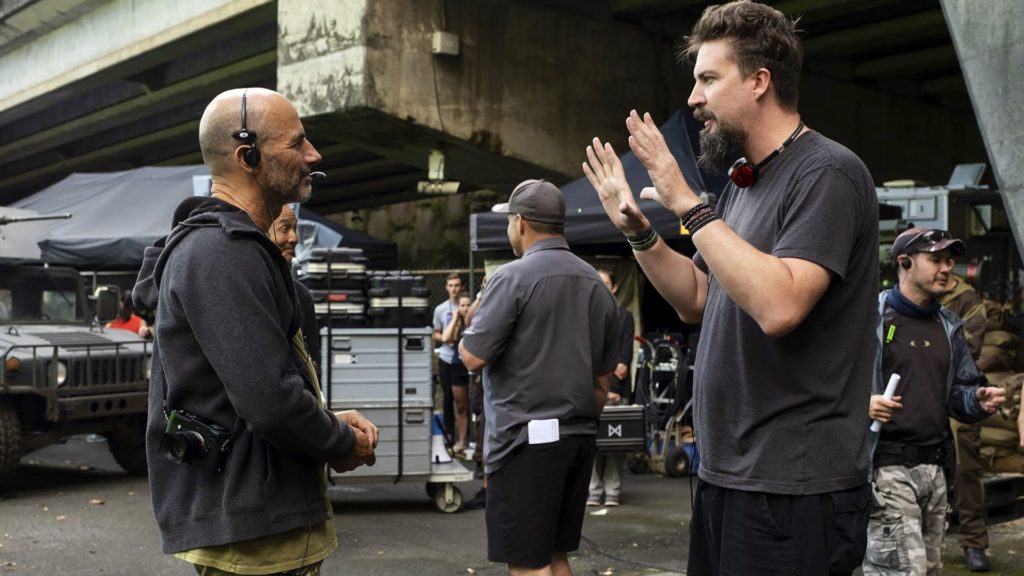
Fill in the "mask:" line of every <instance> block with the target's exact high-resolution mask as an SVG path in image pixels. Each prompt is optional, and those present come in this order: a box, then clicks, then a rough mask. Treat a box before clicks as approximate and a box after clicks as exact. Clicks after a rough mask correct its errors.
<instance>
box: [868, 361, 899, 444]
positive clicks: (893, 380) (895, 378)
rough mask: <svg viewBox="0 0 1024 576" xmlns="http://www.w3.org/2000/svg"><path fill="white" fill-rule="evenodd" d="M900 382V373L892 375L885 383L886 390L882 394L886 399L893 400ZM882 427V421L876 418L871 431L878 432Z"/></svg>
mask: <svg viewBox="0 0 1024 576" xmlns="http://www.w3.org/2000/svg"><path fill="white" fill-rule="evenodd" d="M899 383H900V375H899V374H893V375H892V376H890V377H889V383H888V384H886V385H885V392H883V393H882V396H883V397H884V398H885V399H886V400H892V396H893V394H895V393H896V385H897V384H899ZM881 429H882V423H881V422H879V421H878V420H875V421H874V422H872V423H871V431H872V432H876V433H877V432H878V431H880V430H881Z"/></svg>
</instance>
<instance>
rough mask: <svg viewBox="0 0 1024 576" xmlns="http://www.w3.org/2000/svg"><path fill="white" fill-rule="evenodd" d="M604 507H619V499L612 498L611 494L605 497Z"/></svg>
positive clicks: (616, 497)
mask: <svg viewBox="0 0 1024 576" xmlns="http://www.w3.org/2000/svg"><path fill="white" fill-rule="evenodd" d="M604 505H605V506H608V507H609V508H610V507H612V506H618V505H619V497H618V496H612V495H611V494H609V495H607V496H605V497H604Z"/></svg>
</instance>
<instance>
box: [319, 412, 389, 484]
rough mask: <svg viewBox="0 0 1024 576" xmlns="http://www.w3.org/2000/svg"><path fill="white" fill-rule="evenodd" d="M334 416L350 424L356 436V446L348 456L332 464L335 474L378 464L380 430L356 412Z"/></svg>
mask: <svg viewBox="0 0 1024 576" xmlns="http://www.w3.org/2000/svg"><path fill="white" fill-rule="evenodd" d="M334 416H335V417H337V419H338V421H340V422H344V423H346V424H348V426H349V428H350V429H351V430H352V433H353V434H355V436H356V444H355V447H354V448H353V449H352V452H350V453H349V455H348V456H346V457H344V458H342V459H340V460H336V461H334V462H331V463H330V464H331V468H333V469H334V471H335V472H339V473H342V472H349V471H351V470H355V469H356V468H358V467H360V466H362V465H363V464H366V465H367V466H373V465H374V464H375V463H376V462H377V456H376V454H374V449H375V448H377V440H378V439H379V437H380V430H379V429H378V428H377V427H376V426H374V425H373V423H372V422H370V421H369V420H367V419H366V417H364V416H363V415H362V414H360V413H359V412H357V411H355V410H345V411H342V412H335V413H334Z"/></svg>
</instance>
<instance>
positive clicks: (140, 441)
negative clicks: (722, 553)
mask: <svg viewBox="0 0 1024 576" xmlns="http://www.w3.org/2000/svg"><path fill="white" fill-rule="evenodd" d="M107 446H108V447H110V454H111V455H113V456H114V460H116V461H117V463H118V465H120V466H121V468H124V471H125V472H127V473H128V474H130V475H132V476H145V475H146V474H147V473H148V471H149V470H148V467H147V466H146V419H145V418H133V419H130V420H126V421H125V422H123V423H122V424H121V425H119V426H118V428H117V431H116V432H114V433H113V434H111V435H110V436H109V437H108V438H107Z"/></svg>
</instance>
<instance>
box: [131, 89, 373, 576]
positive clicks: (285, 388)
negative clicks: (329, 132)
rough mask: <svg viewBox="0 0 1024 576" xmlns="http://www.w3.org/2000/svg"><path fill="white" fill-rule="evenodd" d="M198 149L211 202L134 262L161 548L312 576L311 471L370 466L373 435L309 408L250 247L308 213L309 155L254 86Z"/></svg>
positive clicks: (231, 103) (288, 309)
mask: <svg viewBox="0 0 1024 576" xmlns="http://www.w3.org/2000/svg"><path fill="white" fill-rule="evenodd" d="M199 143H200V147H201V148H202V152H203V160H204V161H205V162H206V164H207V166H208V167H209V169H210V175H211V177H212V187H211V190H212V194H211V196H212V198H211V200H209V201H208V202H204V203H202V204H200V205H199V206H198V207H196V208H194V209H192V210H191V211H190V212H189V213H188V216H187V217H186V218H185V219H184V220H183V221H182V222H180V223H178V225H176V226H175V227H174V229H173V230H172V231H171V233H170V234H169V235H168V237H167V238H166V239H165V240H164V241H163V242H162V243H160V244H161V245H156V246H153V247H151V248H149V249H147V251H146V255H145V259H144V262H143V268H142V270H141V271H140V272H139V280H138V284H137V285H136V288H135V298H136V301H137V302H139V303H141V304H144V305H146V306H149V307H151V308H154V309H156V310H157V317H158V318H159V324H158V325H157V329H156V339H155V340H156V341H155V345H154V353H153V372H152V383H151V384H152V385H151V386H150V395H149V418H148V426H147V433H146V451H147V456H148V460H149V479H150V490H151V493H152V498H153V511H154V513H155V515H156V520H157V524H158V525H159V527H160V535H161V543H162V549H163V551H164V552H165V553H170V554H175V555H176V557H178V558H180V559H182V560H185V561H187V562H189V563H191V564H193V566H194V567H195V570H196V572H197V573H199V574H235V573H237V574H289V575H303V576H308V575H314V574H319V572H320V565H321V563H322V562H323V560H324V559H325V558H326V557H327V556H328V555H329V554H330V553H331V552H332V551H333V550H334V549H335V548H336V547H337V537H336V534H335V530H334V520H333V512H332V509H331V505H330V501H329V500H328V499H327V493H326V481H327V476H326V469H325V466H324V465H325V464H329V465H330V466H331V467H333V468H334V469H335V470H337V471H340V472H344V471H348V470H352V469H354V468H356V467H358V466H361V465H363V464H372V463H373V461H374V447H375V446H376V444H377V433H378V431H377V428H376V427H375V426H374V425H373V424H372V423H370V422H369V421H368V420H366V419H365V418H363V417H362V416H360V415H359V414H358V413H356V412H354V411H349V412H339V413H332V412H331V411H330V410H329V409H328V408H327V407H325V406H324V404H323V396H322V394H321V391H320V384H319V382H318V380H317V375H316V370H315V369H313V368H312V362H311V361H310V359H309V355H308V353H307V351H306V349H305V345H304V343H303V337H302V330H301V328H300V323H301V314H300V313H299V311H298V309H297V308H298V307H297V305H296V296H295V286H294V283H293V282H292V278H291V276H290V274H289V270H288V265H287V263H286V261H285V259H284V257H283V256H282V254H281V250H280V249H279V248H278V247H277V246H276V245H275V244H274V242H272V241H271V240H270V239H269V238H268V237H267V234H266V231H267V230H269V229H270V228H271V225H272V223H273V222H274V219H275V218H276V217H277V216H278V214H279V213H280V212H281V207H282V206H283V205H284V204H286V203H289V202H304V201H306V200H308V199H309V197H310V194H311V193H312V186H311V181H312V177H313V176H312V174H313V167H314V166H316V165H317V164H318V163H319V162H320V159H321V158H320V154H319V153H318V152H317V150H316V148H314V147H313V145H312V144H311V143H310V142H309V140H307V139H306V135H305V133H304V131H303V127H302V122H301V121H300V120H299V115H298V113H297V112H296V111H295V108H294V107H293V106H292V105H291V103H290V102H289V101H288V100H287V99H286V98H285V97H284V96H282V95H280V94H278V93H276V92H273V91H271V90H266V89H259V88H250V89H240V90H230V91H227V92H224V93H222V94H220V95H218V96H217V97H216V98H214V99H213V101H212V102H210V104H209V106H207V108H206V111H205V112H204V113H203V117H202V120H201V121H200V124H199Z"/></svg>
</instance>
